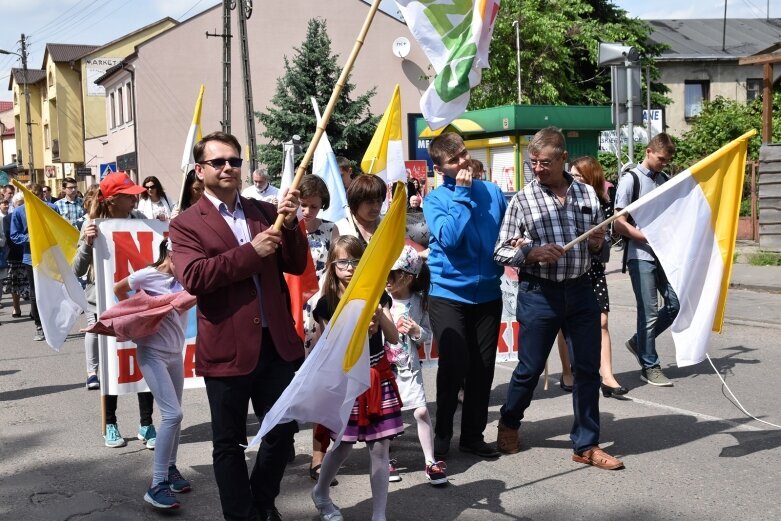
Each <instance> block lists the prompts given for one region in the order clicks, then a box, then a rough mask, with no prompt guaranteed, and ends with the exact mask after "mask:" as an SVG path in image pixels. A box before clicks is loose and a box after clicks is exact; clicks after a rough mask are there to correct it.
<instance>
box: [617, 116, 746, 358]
mask: <svg viewBox="0 0 781 521" xmlns="http://www.w3.org/2000/svg"><path fill="white" fill-rule="evenodd" d="M754 134H756V131H755V130H752V131H751V132H747V133H746V134H744V135H743V136H741V137H739V138H738V139H736V140H734V141H732V142H731V143H729V144H727V145H725V146H723V147H721V148H720V149H719V150H717V151H716V152H714V153H713V154H711V155H709V156H708V157H706V158H705V159H703V160H702V161H700V162H698V163H697V164H695V165H693V166H692V167H690V168H689V169H687V170H685V171H684V172H681V173H680V174H678V175H677V176H675V177H674V178H673V179H671V180H670V181H668V182H666V183H665V184H663V185H662V186H660V187H659V188H657V189H656V190H654V191H652V192H650V193H648V194H646V195H644V196H643V197H641V198H640V199H638V200H637V201H635V202H634V203H632V204H630V205H629V206H627V207H626V211H627V212H628V213H629V214H630V215H631V216H632V219H634V221H635V223H636V224H637V226H638V227H639V228H640V229H641V230H642V231H643V233H644V234H645V237H646V239H647V240H648V244H650V245H651V247H652V248H653V250H654V253H655V254H656V256H657V258H658V259H659V262H660V263H661V264H662V267H663V268H664V272H665V274H666V275H667V280H669V282H670V285H671V286H672V287H673V289H674V290H675V293H676V295H678V301H679V302H680V305H681V309H680V312H679V313H678V316H677V317H676V319H675V321H674V322H673V323H672V326H671V327H670V331H671V332H672V336H673V341H674V342H675V355H676V359H677V362H678V366H679V367H684V366H687V365H693V364H696V363H699V362H701V361H702V360H703V359H704V358H705V354H706V353H707V351H708V340H709V339H710V332H711V331H716V332H719V333H720V332H721V327H722V323H723V322H724V307H725V305H726V301H727V290H728V288H729V280H730V274H731V273H732V256H733V254H734V252H735V238H736V237H737V233H738V213H739V211H740V199H741V195H742V193H743V177H744V175H745V171H746V149H747V146H748V140H749V138H750V137H751V136H753V135H754Z"/></svg>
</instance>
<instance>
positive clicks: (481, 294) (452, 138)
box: [423, 132, 507, 458]
mask: <svg viewBox="0 0 781 521" xmlns="http://www.w3.org/2000/svg"><path fill="white" fill-rule="evenodd" d="M429 155H430V156H431V159H432V161H433V162H434V171H435V172H437V173H439V174H442V176H443V178H442V184H441V185H440V186H439V187H438V188H437V189H436V190H434V191H433V192H431V193H430V194H429V195H428V196H427V197H426V201H425V204H424V206H423V214H424V216H425V218H426V223H427V224H428V227H429V232H430V242H429V249H430V250H429V256H428V263H429V268H430V270H431V292H430V303H429V316H430V318H431V328H432V330H433V333H434V338H435V340H436V342H437V346H438V348H439V369H438V371H437V416H436V426H435V428H434V431H435V438H434V452H435V453H436V454H437V455H438V456H444V455H445V454H447V452H448V450H449V448H450V439H451V438H452V437H453V415H454V414H455V412H456V407H457V406H458V391H459V389H460V388H461V386H462V384H463V387H464V402H463V408H462V418H461V439H460V441H459V449H460V450H461V451H462V452H468V453H471V454H476V455H478V456H480V457H484V458H495V457H498V456H499V452H498V451H497V450H496V449H495V448H494V447H492V446H491V445H488V444H487V443H486V442H485V441H484V440H483V430H485V426H486V423H487V421H488V401H489V398H490V395H491V386H492V384H493V378H494V363H495V361H496V345H497V342H498V340H499V323H500V320H501V313H502V298H501V296H502V294H501V290H500V289H499V284H500V277H501V276H502V273H503V272H504V268H502V267H501V266H499V265H498V264H496V263H495V262H494V260H493V249H494V244H495V242H496V239H497V238H498V236H499V226H500V225H501V222H502V218H503V217H504V212H505V210H506V208H507V204H506V202H505V199H504V194H503V193H502V191H501V190H500V189H499V187H498V186H496V185H495V184H493V183H486V182H483V181H479V180H477V179H472V175H473V172H472V159H471V157H470V156H469V151H468V150H467V149H466V147H465V145H464V140H463V139H462V138H461V136H459V135H458V134H455V133H452V132H445V133H443V134H441V135H440V136H438V137H437V138H435V139H434V140H432V141H431V144H430V145H429Z"/></svg>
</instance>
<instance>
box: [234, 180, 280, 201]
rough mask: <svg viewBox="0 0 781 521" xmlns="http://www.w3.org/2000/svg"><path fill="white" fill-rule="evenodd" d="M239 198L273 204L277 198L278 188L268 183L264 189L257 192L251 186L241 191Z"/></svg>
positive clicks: (253, 186)
mask: <svg viewBox="0 0 781 521" xmlns="http://www.w3.org/2000/svg"><path fill="white" fill-rule="evenodd" d="M241 196H242V197H246V198H247V199H257V200H258V201H266V202H267V203H273V201H274V200H276V199H278V198H279V188H277V187H275V186H273V185H272V184H271V183H268V184H267V185H266V188H264V189H263V190H258V189H257V188H256V187H255V185H254V184H253V185H250V186H248V187H247V188H245V189H244V190H242V192H241Z"/></svg>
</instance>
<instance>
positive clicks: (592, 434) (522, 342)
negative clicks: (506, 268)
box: [500, 274, 602, 454]
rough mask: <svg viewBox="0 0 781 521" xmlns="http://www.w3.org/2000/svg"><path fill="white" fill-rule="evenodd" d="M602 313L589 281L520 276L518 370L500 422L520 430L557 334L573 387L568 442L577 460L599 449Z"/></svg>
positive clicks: (511, 380) (584, 278)
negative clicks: (563, 344)
mask: <svg viewBox="0 0 781 521" xmlns="http://www.w3.org/2000/svg"><path fill="white" fill-rule="evenodd" d="M599 315H600V310H599V305H598V304H597V299H596V296H595V294H594V289H593V288H592V286H591V282H590V281H589V278H588V276H585V275H584V276H582V277H579V278H577V279H571V280H565V281H563V282H556V281H552V280H547V279H541V278H537V277H532V276H529V275H525V274H524V275H521V281H520V284H519V285H518V305H517V309H516V316H517V318H518V322H519V326H520V327H519V330H518V346H519V348H518V365H517V366H516V367H515V370H514V371H513V374H512V377H511V379H510V385H509V387H508V389H507V401H506V402H505V404H504V405H503V406H502V408H501V411H500V413H501V422H502V424H503V425H505V426H506V427H509V428H511V429H518V427H519V426H520V424H521V420H522V419H523V415H524V411H526V408H527V407H528V406H529V404H530V403H531V400H532V396H533V394H534V389H535V387H537V383H538V382H539V379H540V375H541V374H542V371H543V370H544V369H545V362H546V361H547V360H548V355H549V354H550V351H551V348H552V347H553V344H554V343H555V341H556V335H557V333H558V332H559V330H562V331H563V332H564V336H565V338H566V339H567V346H568V348H569V357H570V363H571V364H572V368H573V372H574V376H575V383H574V386H573V392H572V405H573V409H574V413H575V419H574V422H573V424H572V431H571V433H570V439H571V440H572V447H573V450H574V451H575V453H576V454H580V453H582V452H583V451H586V450H588V449H590V448H592V447H596V446H598V444H599V384H600V378H599V364H600V350H601V338H602V334H601V330H600V316H599Z"/></svg>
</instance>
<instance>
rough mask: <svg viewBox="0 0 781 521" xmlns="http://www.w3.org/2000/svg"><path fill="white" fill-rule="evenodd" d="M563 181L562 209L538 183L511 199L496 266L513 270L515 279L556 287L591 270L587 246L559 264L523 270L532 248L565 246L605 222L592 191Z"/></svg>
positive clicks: (577, 247)
mask: <svg viewBox="0 0 781 521" xmlns="http://www.w3.org/2000/svg"><path fill="white" fill-rule="evenodd" d="M564 177H565V178H566V179H567V182H568V183H570V185H569V188H568V189H567V197H566V200H565V202H564V204H562V203H561V201H560V200H559V198H558V197H556V195H555V194H554V193H553V192H552V191H551V190H550V189H549V188H548V187H547V186H544V185H541V184H540V183H539V182H538V181H537V179H534V180H532V182H530V183H529V184H527V185H526V186H525V187H524V189H523V190H522V191H520V192H518V193H517V194H515V196H514V197H513V199H512V200H511V201H510V205H509V206H508V207H507V213H506V214H505V216H504V221H502V226H501V228H500V230H499V239H498V240H497V241H496V248H495V249H494V260H495V261H496V262H498V263H499V264H503V265H509V266H514V267H516V268H517V269H518V273H519V274H523V273H527V274H529V275H534V276H536V277H541V278H545V279H550V280H555V281H562V280H566V279H575V278H577V277H580V276H581V275H583V274H585V273H586V272H587V271H588V270H589V268H590V267H591V254H590V253H589V251H588V241H587V240H584V241H582V242H579V243H578V244H576V245H575V246H574V247H573V248H572V249H570V250H568V251H567V252H566V253H565V254H564V255H563V256H562V257H561V258H560V259H559V260H558V262H555V263H548V264H539V263H534V264H529V265H527V264H524V261H525V260H526V255H528V253H529V251H530V250H531V249H532V248H533V247H537V246H542V245H544V244H552V243H555V244H558V245H560V246H564V245H565V244H567V243H568V242H570V241H572V240H573V239H575V238H576V237H578V236H579V235H581V234H583V233H584V232H586V231H587V230H588V229H590V228H592V227H593V226H596V225H597V224H599V223H601V222H602V220H603V219H604V214H603V212H602V208H601V205H600V203H599V198H598V197H597V194H596V192H594V189H593V188H591V187H590V186H589V185H586V184H583V183H578V182H575V181H574V180H573V179H572V176H570V175H569V174H568V173H566V172H565V174H564ZM513 242H515V245H514V246H513Z"/></svg>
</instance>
